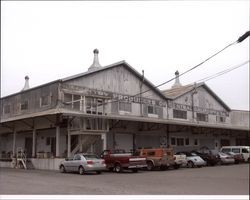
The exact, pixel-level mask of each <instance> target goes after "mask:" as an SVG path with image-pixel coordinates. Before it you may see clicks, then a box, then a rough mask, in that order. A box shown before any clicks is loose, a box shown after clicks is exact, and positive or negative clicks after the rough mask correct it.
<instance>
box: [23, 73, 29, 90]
mask: <svg viewBox="0 0 250 200" xmlns="http://www.w3.org/2000/svg"><path fill="white" fill-rule="evenodd" d="M24 79H25V84H24V87H23V89H22V91H24V90H28V89H29V88H30V86H29V77H28V76H25V78H24Z"/></svg>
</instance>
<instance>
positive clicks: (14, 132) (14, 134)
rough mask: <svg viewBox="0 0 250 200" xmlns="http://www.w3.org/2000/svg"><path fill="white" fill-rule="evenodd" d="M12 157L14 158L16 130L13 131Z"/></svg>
mask: <svg viewBox="0 0 250 200" xmlns="http://www.w3.org/2000/svg"><path fill="white" fill-rule="evenodd" d="M12 151H13V157H16V129H15V128H14V130H13V149H12Z"/></svg>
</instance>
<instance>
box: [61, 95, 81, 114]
mask: <svg viewBox="0 0 250 200" xmlns="http://www.w3.org/2000/svg"><path fill="white" fill-rule="evenodd" d="M64 103H65V104H66V106H67V107H68V108H71V109H74V110H81V96H80V95H75V94H68V93H64Z"/></svg>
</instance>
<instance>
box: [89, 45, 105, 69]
mask: <svg viewBox="0 0 250 200" xmlns="http://www.w3.org/2000/svg"><path fill="white" fill-rule="evenodd" d="M93 52H94V61H93V64H92V65H91V66H90V67H89V68H88V71H89V72H91V71H95V70H97V69H100V68H101V67H102V66H101V65H100V63H99V59H98V53H99V51H98V49H95V50H94V51H93Z"/></svg>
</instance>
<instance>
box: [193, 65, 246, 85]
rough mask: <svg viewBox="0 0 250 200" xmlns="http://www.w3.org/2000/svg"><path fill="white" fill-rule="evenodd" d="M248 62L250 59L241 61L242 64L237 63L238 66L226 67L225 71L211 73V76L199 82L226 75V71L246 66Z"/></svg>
mask: <svg viewBox="0 0 250 200" xmlns="http://www.w3.org/2000/svg"><path fill="white" fill-rule="evenodd" d="M247 63H249V60H247V61H245V62H243V63H241V64H239V65H237V66H234V67H231V68H230V69H226V70H224V71H221V72H218V73H216V74H214V75H211V76H209V77H206V78H203V79H200V80H198V81H197V82H201V81H209V80H211V79H214V78H217V77H218V76H221V75H224V74H226V73H228V72H231V71H233V70H235V69H237V68H240V67H242V66H244V65H245V64H247Z"/></svg>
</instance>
